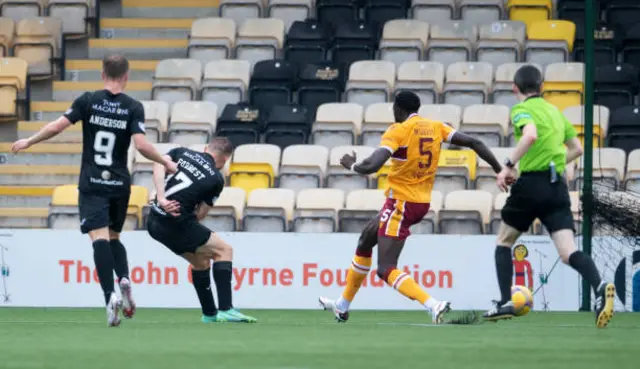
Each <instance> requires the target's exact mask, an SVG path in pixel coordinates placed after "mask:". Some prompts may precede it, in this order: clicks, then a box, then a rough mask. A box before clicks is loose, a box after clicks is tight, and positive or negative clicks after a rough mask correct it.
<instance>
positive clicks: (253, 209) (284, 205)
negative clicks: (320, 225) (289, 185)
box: [242, 188, 295, 232]
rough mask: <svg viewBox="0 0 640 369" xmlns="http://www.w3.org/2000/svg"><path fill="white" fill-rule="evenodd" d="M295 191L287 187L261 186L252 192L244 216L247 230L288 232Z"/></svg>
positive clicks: (243, 227) (243, 223)
mask: <svg viewBox="0 0 640 369" xmlns="http://www.w3.org/2000/svg"><path fill="white" fill-rule="evenodd" d="M294 203H295V192H294V191H293V190H291V189H286V188H260V189H256V190H254V191H252V192H251V194H250V195H249V198H248V200H247V207H246V208H245V209H244V213H243V214H244V215H243V217H242V229H243V230H244V231H246V232H286V231H287V230H288V229H289V221H290V220H291V218H292V216H293V207H294Z"/></svg>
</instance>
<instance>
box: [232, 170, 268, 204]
mask: <svg viewBox="0 0 640 369" xmlns="http://www.w3.org/2000/svg"><path fill="white" fill-rule="evenodd" d="M274 178H275V173H274V170H273V167H272V166H271V164H269V163H231V167H230V169H229V182H230V184H229V185H230V186H231V187H239V188H242V189H243V190H245V192H246V193H247V198H248V197H249V194H250V193H251V191H253V190H255V189H258V188H270V187H273V182H274Z"/></svg>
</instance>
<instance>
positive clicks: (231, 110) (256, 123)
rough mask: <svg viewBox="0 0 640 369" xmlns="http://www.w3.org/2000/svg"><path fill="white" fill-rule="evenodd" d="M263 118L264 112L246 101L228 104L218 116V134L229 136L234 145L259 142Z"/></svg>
mask: <svg viewBox="0 0 640 369" xmlns="http://www.w3.org/2000/svg"><path fill="white" fill-rule="evenodd" d="M263 120H264V117H263V115H262V112H261V111H260V110H259V109H257V108H256V107H254V106H251V105H250V104H248V103H246V102H240V103H238V104H227V106H225V107H224V110H223V111H222V115H220V118H218V124H217V127H216V135H217V136H225V137H227V138H229V140H230V141H231V143H232V144H233V146H234V147H238V146H240V145H244V144H250V143H258V142H260V133H261V132H262V131H263V129H264V126H263V123H262V121H263Z"/></svg>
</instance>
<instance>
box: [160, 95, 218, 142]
mask: <svg viewBox="0 0 640 369" xmlns="http://www.w3.org/2000/svg"><path fill="white" fill-rule="evenodd" d="M217 117H218V106H217V105H216V104H214V103H212V102H210V101H180V102H176V103H175V104H173V107H172V108H171V123H170V124H169V130H168V135H169V141H170V142H173V143H177V144H180V145H184V146H188V145H193V144H199V143H207V142H208V141H209V140H210V139H211V136H212V135H213V133H214V132H215V131H216V121H217Z"/></svg>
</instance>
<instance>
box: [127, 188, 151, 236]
mask: <svg viewBox="0 0 640 369" xmlns="http://www.w3.org/2000/svg"><path fill="white" fill-rule="evenodd" d="M148 203H149V191H148V190H147V189H146V188H145V187H142V186H131V196H129V208H128V209H127V214H128V215H135V217H136V218H137V219H138V227H140V225H142V209H143V208H144V207H145V206H146V205H147V204H148Z"/></svg>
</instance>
